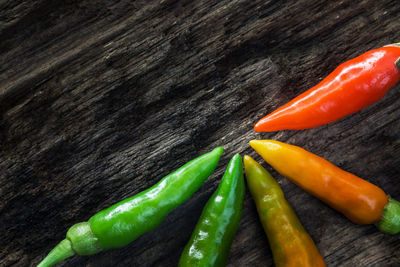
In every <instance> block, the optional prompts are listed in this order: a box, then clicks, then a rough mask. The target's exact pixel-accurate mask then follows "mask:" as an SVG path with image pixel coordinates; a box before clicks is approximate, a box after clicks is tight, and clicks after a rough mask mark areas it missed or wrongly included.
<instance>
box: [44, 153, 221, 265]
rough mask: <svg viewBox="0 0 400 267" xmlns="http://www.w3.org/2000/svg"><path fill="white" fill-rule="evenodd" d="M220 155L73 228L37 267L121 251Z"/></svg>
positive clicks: (186, 191) (190, 191)
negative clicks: (107, 251)
mask: <svg viewBox="0 0 400 267" xmlns="http://www.w3.org/2000/svg"><path fill="white" fill-rule="evenodd" d="M222 152H223V148H222V147H217V148H215V149H214V150H213V151H211V152H208V153H206V154H204V155H202V156H200V157H198V158H196V159H193V160H192V161H190V162H188V163H186V164H185V165H183V166H182V167H180V168H179V169H177V170H176V171H174V172H172V173H171V174H169V175H167V176H165V177H164V178H162V179H161V180H160V181H159V182H158V183H157V184H155V185H154V186H152V187H150V188H149V189H147V190H145V191H143V192H141V193H139V194H137V195H135V196H132V197H130V198H127V199H125V200H123V201H121V202H119V203H116V204H114V205H112V206H111V207H109V208H107V209H104V210H102V211H100V212H98V213H97V214H95V215H94V216H92V217H91V218H90V219H89V220H88V221H87V222H82V223H77V224H75V225H73V226H72V227H71V228H70V229H69V230H68V232H67V235H66V239H64V240H63V241H61V242H60V243H59V244H58V245H57V246H56V247H55V248H54V249H53V250H52V251H50V253H49V254H48V255H47V257H46V258H45V259H44V260H43V261H42V262H41V263H39V265H38V267H44V266H52V265H54V264H56V263H57V262H60V261H62V260H64V259H66V258H68V257H71V256H72V255H74V254H79V255H92V254H95V253H98V252H100V251H102V250H106V249H111V248H119V247H123V246H125V245H127V244H129V243H130V242H132V241H133V240H135V239H136V238H138V237H139V236H141V235H143V234H144V233H146V232H148V231H150V230H153V229H154V228H156V227H157V226H158V225H159V224H160V223H161V222H162V221H163V219H164V218H165V216H166V215H167V214H168V213H169V212H170V211H172V210H173V209H175V208H176V207H177V206H179V205H180V204H182V203H183V202H185V201H186V200H187V199H188V198H189V197H190V196H191V195H192V194H193V193H194V192H195V191H196V190H197V189H198V188H199V187H200V186H201V185H202V184H203V182H204V181H205V179H207V177H208V176H209V175H210V174H211V173H212V172H213V171H214V169H215V168H216V166H217V164H218V161H219V158H220V157H221V154H222Z"/></svg>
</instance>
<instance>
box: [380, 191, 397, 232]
mask: <svg viewBox="0 0 400 267" xmlns="http://www.w3.org/2000/svg"><path fill="white" fill-rule="evenodd" d="M375 225H376V227H378V229H379V230H380V231H381V232H383V233H386V234H391V235H395V234H398V233H400V202H399V201H397V200H395V199H393V198H391V197H390V196H389V202H388V203H387V204H386V206H385V207H384V208H383V213H382V217H381V219H380V221H378V222H377V223H376V224H375Z"/></svg>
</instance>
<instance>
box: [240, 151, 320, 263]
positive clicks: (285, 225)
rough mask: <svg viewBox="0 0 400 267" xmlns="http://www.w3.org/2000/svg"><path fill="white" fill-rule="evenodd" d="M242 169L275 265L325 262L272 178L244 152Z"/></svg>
mask: <svg viewBox="0 0 400 267" xmlns="http://www.w3.org/2000/svg"><path fill="white" fill-rule="evenodd" d="M244 169H245V174H246V180H247V186H248V187H249V190H250V193H251V195H252V196H253V199H254V201H255V203H256V206H257V211H258V215H259V216H260V220H261V223H262V225H263V227H264V230H265V233H266V234H267V236H268V241H269V244H270V247H271V250H272V254H273V257H274V262H275V265H276V266H277V267H281V266H285V267H289V266H302V267H307V266H310V267H311V266H312V267H318V266H325V263H324V260H323V259H322V257H321V255H320V253H319V251H318V249H317V247H316V246H315V244H314V241H313V240H312V239H311V237H310V236H309V235H308V233H307V232H306V230H305V229H304V228H303V226H302V225H301V222H300V221H299V219H298V218H297V216H296V214H295V212H294V211H293V209H292V207H291V206H290V205H289V203H288V202H287V201H286V199H285V196H284V195H283V192H282V189H281V188H280V186H279V184H278V183H277V182H276V181H275V179H274V178H273V177H272V176H271V175H270V174H269V172H268V171H267V170H266V169H264V168H263V167H262V166H261V165H260V164H258V163H257V162H256V161H254V160H253V159H252V158H251V157H249V156H247V155H246V156H244Z"/></svg>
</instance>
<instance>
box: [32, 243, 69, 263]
mask: <svg viewBox="0 0 400 267" xmlns="http://www.w3.org/2000/svg"><path fill="white" fill-rule="evenodd" d="M74 254H75V252H74V250H73V249H72V244H71V241H69V240H68V239H64V240H63V241H61V242H60V243H58V245H57V246H56V247H55V248H53V250H52V251H50V253H49V254H48V255H47V256H46V258H44V259H43V260H42V261H41V262H40V263H39V264H38V266H37V267H50V266H53V265H54V264H56V263H58V262H60V261H62V260H64V259H66V258H69V257H71V256H73V255H74Z"/></svg>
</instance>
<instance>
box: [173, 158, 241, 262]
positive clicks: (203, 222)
mask: <svg viewBox="0 0 400 267" xmlns="http://www.w3.org/2000/svg"><path fill="white" fill-rule="evenodd" d="M244 191H245V185H244V180H243V165H242V158H241V157H240V155H239V154H236V155H235V156H233V158H232V159H231V160H230V162H229V164H228V167H227V169H226V172H225V174H224V176H223V178H222V180H221V182H220V184H219V186H218V188H217V190H216V191H215V192H214V194H213V195H212V196H211V198H210V199H209V200H208V202H207V204H206V205H205V207H204V209H203V211H202V214H201V216H200V219H199V221H198V223H197V225H196V227H195V229H194V231H193V234H192V236H191V238H190V241H189V242H188V244H187V245H186V247H185V248H184V250H183V252H182V255H181V258H180V261H179V266H180V267H196V266H199V267H200V266H201V267H205V266H225V262H226V260H227V258H228V255H229V248H230V247H231V244H232V240H233V238H234V236H235V234H236V232H237V229H238V227H239V222H240V219H241V217H242V206H243V198H244Z"/></svg>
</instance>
